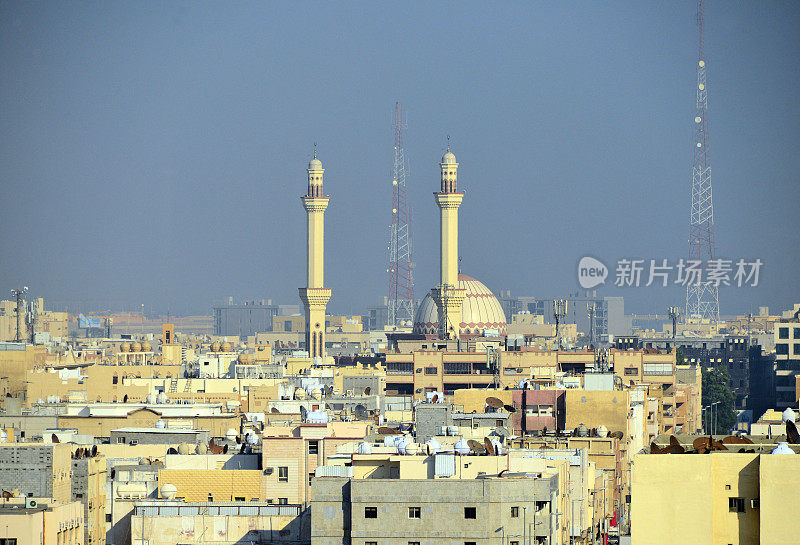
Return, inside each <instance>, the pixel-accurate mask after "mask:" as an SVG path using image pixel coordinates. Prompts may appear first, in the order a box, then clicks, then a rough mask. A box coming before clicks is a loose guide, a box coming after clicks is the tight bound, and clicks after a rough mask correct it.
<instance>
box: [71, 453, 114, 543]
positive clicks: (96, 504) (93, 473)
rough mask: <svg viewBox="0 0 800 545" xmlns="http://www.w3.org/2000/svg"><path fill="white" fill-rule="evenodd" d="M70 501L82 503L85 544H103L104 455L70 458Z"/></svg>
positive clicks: (104, 510) (104, 525) (104, 534)
mask: <svg viewBox="0 0 800 545" xmlns="http://www.w3.org/2000/svg"><path fill="white" fill-rule="evenodd" d="M72 501H77V502H80V503H81V504H83V519H84V542H85V543H86V545H105V539H106V521H105V513H106V459H105V457H104V456H95V457H93V458H80V459H74V460H72Z"/></svg>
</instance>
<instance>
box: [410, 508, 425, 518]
mask: <svg viewBox="0 0 800 545" xmlns="http://www.w3.org/2000/svg"><path fill="white" fill-rule="evenodd" d="M408 518H410V519H418V518H422V513H421V512H420V509H419V507H409V508H408Z"/></svg>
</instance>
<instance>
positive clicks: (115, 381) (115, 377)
mask: <svg viewBox="0 0 800 545" xmlns="http://www.w3.org/2000/svg"><path fill="white" fill-rule="evenodd" d="M118 382H119V377H118V376H117V375H114V376H113V377H111V384H117V383H118Z"/></svg>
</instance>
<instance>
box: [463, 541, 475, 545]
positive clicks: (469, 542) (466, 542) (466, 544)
mask: <svg viewBox="0 0 800 545" xmlns="http://www.w3.org/2000/svg"><path fill="white" fill-rule="evenodd" d="M464 545H476V543H475V542H474V541H465V542H464Z"/></svg>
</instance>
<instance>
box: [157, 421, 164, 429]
mask: <svg viewBox="0 0 800 545" xmlns="http://www.w3.org/2000/svg"><path fill="white" fill-rule="evenodd" d="M156 427H157V428H158V429H160V430H163V429H164V428H166V427H167V423H166V422H164V421H163V420H159V421H158V422H156Z"/></svg>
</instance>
